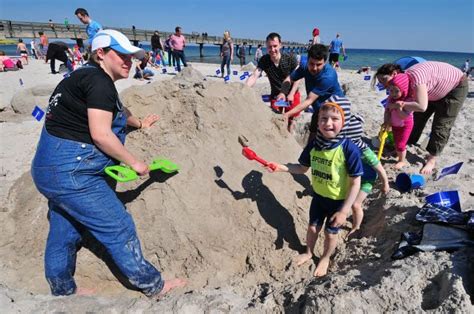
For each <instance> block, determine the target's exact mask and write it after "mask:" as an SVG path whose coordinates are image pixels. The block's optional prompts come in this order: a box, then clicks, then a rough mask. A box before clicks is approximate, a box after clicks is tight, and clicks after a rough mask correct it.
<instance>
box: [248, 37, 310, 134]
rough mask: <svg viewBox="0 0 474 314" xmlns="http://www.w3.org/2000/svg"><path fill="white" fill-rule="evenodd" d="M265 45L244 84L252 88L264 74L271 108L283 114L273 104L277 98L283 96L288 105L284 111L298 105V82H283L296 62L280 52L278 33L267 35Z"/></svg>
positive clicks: (295, 66)
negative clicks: (262, 52)
mask: <svg viewBox="0 0 474 314" xmlns="http://www.w3.org/2000/svg"><path fill="white" fill-rule="evenodd" d="M265 44H266V48H267V54H265V55H264V56H262V58H260V60H259V62H258V64H257V67H256V68H255V70H254V71H253V73H252V75H251V76H250V77H249V78H248V79H247V81H246V84H247V86H249V87H252V86H254V85H255V83H256V82H257V80H258V78H259V77H260V76H261V75H262V71H263V72H265V73H266V74H267V77H268V81H269V83H270V88H271V94H270V98H271V99H270V106H271V108H272V109H273V110H274V111H275V112H278V113H281V112H283V110H284V108H283V107H277V106H276V104H275V103H276V101H277V96H278V95H280V94H283V95H285V100H287V101H288V102H289V105H290V106H289V108H286V109H287V110H291V109H293V108H295V107H297V106H298V105H299V104H300V99H301V95H300V92H299V90H298V84H299V82H295V83H287V84H286V85H284V84H283V81H284V80H285V79H286V78H287V77H288V76H289V75H290V74H291V73H292V72H293V71H294V70H295V69H296V68H297V67H298V62H297V60H296V58H294V57H291V56H290V55H288V54H286V53H282V52H281V36H280V35H279V34H278V33H270V34H268V36H267V38H266V41H265ZM298 114H299V112H296V113H295V114H294V115H291V116H290V119H288V125H289V126H291V123H292V119H293V118H294V117H296V116H297V115H298Z"/></svg>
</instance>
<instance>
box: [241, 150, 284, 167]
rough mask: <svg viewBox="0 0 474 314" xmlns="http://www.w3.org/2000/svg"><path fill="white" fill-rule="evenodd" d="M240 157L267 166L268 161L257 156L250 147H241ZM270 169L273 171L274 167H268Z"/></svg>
mask: <svg viewBox="0 0 474 314" xmlns="http://www.w3.org/2000/svg"><path fill="white" fill-rule="evenodd" d="M242 155H244V156H245V158H247V159H248V160H256V161H257V162H259V163H261V164H262V165H264V166H268V161H266V160H265V159H263V158H261V157H260V156H258V155H257V154H256V153H255V152H254V151H253V150H252V149H251V148H250V147H243V148H242ZM270 169H272V170H273V171H274V170H275V169H276V167H275V165H273V164H272V165H270Z"/></svg>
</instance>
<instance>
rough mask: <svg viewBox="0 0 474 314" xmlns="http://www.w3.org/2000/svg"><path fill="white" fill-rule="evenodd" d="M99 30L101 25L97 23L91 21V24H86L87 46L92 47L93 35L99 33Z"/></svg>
mask: <svg viewBox="0 0 474 314" xmlns="http://www.w3.org/2000/svg"><path fill="white" fill-rule="evenodd" d="M101 29H102V25H100V23H99V22H96V21H92V20H91V22H90V23H89V24H87V27H86V33H87V36H88V37H89V45H92V38H94V36H95V34H97V32H99V31H100V30H101Z"/></svg>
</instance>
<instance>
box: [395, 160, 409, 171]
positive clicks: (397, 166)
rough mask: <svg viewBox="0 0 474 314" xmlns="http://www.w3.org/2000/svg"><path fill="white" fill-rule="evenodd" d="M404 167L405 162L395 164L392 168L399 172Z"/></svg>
mask: <svg viewBox="0 0 474 314" xmlns="http://www.w3.org/2000/svg"><path fill="white" fill-rule="evenodd" d="M406 165H407V163H406V162H405V161H399V162H397V163H396V164H395V166H393V168H395V170H400V169H402V168H403V167H405V166H406Z"/></svg>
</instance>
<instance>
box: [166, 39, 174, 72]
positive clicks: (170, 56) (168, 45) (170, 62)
mask: <svg viewBox="0 0 474 314" xmlns="http://www.w3.org/2000/svg"><path fill="white" fill-rule="evenodd" d="M164 48H165V51H166V52H167V53H168V66H169V67H170V66H171V65H173V66H176V61H175V59H174V56H173V51H172V49H171V35H169V36H168V39H166V40H165V42H164Z"/></svg>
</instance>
